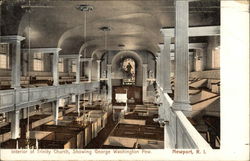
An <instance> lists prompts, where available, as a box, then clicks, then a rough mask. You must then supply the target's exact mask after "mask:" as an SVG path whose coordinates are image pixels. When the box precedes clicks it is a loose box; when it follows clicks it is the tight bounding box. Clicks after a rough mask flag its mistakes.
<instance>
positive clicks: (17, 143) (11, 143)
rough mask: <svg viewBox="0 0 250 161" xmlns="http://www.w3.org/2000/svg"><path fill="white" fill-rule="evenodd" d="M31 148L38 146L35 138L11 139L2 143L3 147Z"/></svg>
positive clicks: (0, 145)
mask: <svg viewBox="0 0 250 161" xmlns="http://www.w3.org/2000/svg"><path fill="white" fill-rule="evenodd" d="M28 145H29V148H31V149H34V148H35V147H36V140H35V139H29V140H27V139H10V140H7V141H5V142H2V143H1V144H0V147H1V148H2V149H17V148H18V149H27V148H28Z"/></svg>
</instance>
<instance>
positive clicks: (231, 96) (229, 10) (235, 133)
mask: <svg viewBox="0 0 250 161" xmlns="http://www.w3.org/2000/svg"><path fill="white" fill-rule="evenodd" d="M249 19H250V17H249V1H248V2H247V1H244V2H243V1H242V2H241V1H221V47H220V54H221V59H220V60H221V71H220V72H221V113H222V117H221V124H222V125H224V126H221V131H222V132H221V138H222V139H221V150H223V151H225V152H227V153H225V154H227V158H228V159H231V158H236V157H237V159H238V160H249V155H247V154H249V72H250V71H249V60H250V56H249V47H250V42H249V34H250V32H249V23H250V22H249ZM227 125H230V126H227ZM232 138H237V139H232ZM236 147H237V148H236Z"/></svg>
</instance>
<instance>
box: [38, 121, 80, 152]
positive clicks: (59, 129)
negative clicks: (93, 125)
mask: <svg viewBox="0 0 250 161" xmlns="http://www.w3.org/2000/svg"><path fill="white" fill-rule="evenodd" d="M34 130H36V131H39V132H42V131H43V132H55V133H68V134H72V135H74V137H76V148H78V149H81V148H83V147H84V128H80V127H74V126H70V125H69V126H67V127H66V126H60V125H42V126H39V127H37V128H35V129H34Z"/></svg>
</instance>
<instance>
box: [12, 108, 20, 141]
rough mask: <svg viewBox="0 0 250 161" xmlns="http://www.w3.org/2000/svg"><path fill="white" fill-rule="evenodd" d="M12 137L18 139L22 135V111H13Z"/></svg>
mask: <svg viewBox="0 0 250 161" xmlns="http://www.w3.org/2000/svg"><path fill="white" fill-rule="evenodd" d="M11 116H12V117H11V138H12V139H17V138H19V137H20V125H19V124H20V112H19V110H14V111H12V112H11Z"/></svg>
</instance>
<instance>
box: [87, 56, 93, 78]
mask: <svg viewBox="0 0 250 161" xmlns="http://www.w3.org/2000/svg"><path fill="white" fill-rule="evenodd" d="M88 65H89V80H88V81H89V82H91V79H92V78H91V77H92V59H90V60H89V61H88Z"/></svg>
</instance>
